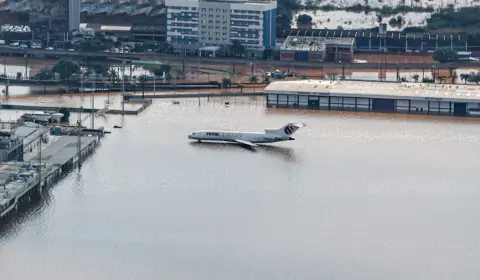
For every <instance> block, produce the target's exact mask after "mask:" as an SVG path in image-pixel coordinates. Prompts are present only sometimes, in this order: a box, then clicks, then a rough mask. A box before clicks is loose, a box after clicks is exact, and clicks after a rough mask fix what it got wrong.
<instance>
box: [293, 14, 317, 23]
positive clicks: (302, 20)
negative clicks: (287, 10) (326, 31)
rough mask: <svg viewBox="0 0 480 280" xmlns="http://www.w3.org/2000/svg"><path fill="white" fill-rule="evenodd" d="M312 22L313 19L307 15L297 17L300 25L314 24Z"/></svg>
mask: <svg viewBox="0 0 480 280" xmlns="http://www.w3.org/2000/svg"><path fill="white" fill-rule="evenodd" d="M312 20H313V19H312V17H311V16H309V15H306V14H302V15H299V16H298V17H297V23H298V24H312Z"/></svg>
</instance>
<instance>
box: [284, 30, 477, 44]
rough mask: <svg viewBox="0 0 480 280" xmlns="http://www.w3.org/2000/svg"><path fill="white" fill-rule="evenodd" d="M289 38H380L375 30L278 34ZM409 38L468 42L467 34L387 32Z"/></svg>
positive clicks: (387, 35)
mask: <svg viewBox="0 0 480 280" xmlns="http://www.w3.org/2000/svg"><path fill="white" fill-rule="evenodd" d="M288 36H309V37H351V38H380V36H381V35H380V34H379V33H378V31H375V30H355V29H353V30H345V29H288V30H283V31H280V32H277V37H278V38H287V37H288ZM407 36H408V38H409V39H412V40H422V38H423V40H445V41H462V42H465V41H467V40H468V36H467V34H463V33H432V32H423V33H422V32H408V33H405V32H398V31H387V34H386V38H387V39H405V38H406V37H407Z"/></svg>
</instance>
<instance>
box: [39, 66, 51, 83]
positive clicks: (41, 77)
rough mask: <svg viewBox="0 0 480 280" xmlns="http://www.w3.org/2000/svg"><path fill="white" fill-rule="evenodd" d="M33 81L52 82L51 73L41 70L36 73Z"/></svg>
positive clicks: (47, 70)
mask: <svg viewBox="0 0 480 280" xmlns="http://www.w3.org/2000/svg"><path fill="white" fill-rule="evenodd" d="M35 80H41V81H46V80H53V73H52V71H50V70H49V69H46V68H44V69H41V70H40V71H38V73H37V74H35Z"/></svg>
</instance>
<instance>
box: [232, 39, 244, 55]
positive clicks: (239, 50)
mask: <svg viewBox="0 0 480 280" xmlns="http://www.w3.org/2000/svg"><path fill="white" fill-rule="evenodd" d="M230 52H231V53H233V54H234V55H235V56H242V55H243V54H244V53H245V46H244V45H242V43H240V42H239V41H236V40H235V41H233V44H232V45H231V46H230Z"/></svg>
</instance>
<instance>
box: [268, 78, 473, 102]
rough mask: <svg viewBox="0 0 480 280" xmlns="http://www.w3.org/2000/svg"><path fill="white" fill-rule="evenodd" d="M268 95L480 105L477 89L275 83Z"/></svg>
mask: <svg viewBox="0 0 480 280" xmlns="http://www.w3.org/2000/svg"><path fill="white" fill-rule="evenodd" d="M264 92H265V93H285V94H312V95H315V94H327V95H333V96H345V97H365V98H371V97H377V98H390V99H392V98H400V99H412V100H415V99H417V100H444V101H454V102H472V101H473V102H480V88H478V86H476V85H450V84H424V83H395V82H363V81H348V80H341V81H326V80H302V81H279V82H273V83H271V84H269V85H268V86H267V87H266V88H265V91H264Z"/></svg>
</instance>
